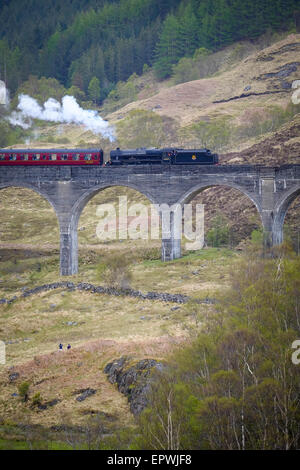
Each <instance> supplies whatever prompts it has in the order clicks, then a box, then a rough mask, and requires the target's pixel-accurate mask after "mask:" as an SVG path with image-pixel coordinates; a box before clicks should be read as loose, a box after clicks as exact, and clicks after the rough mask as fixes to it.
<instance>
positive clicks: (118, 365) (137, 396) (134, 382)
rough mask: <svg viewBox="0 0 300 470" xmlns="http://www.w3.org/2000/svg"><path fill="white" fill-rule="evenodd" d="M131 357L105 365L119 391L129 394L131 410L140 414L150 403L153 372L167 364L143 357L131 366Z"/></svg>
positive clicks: (105, 370)
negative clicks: (149, 396) (149, 395)
mask: <svg viewBox="0 0 300 470" xmlns="http://www.w3.org/2000/svg"><path fill="white" fill-rule="evenodd" d="M130 362H132V361H131V360H130V358H128V357H121V358H120V359H116V360H114V361H113V362H110V363H109V364H107V365H106V366H105V369H104V373H105V374H107V376H108V380H109V381H110V383H112V384H117V386H118V390H119V392H121V393H123V394H124V395H126V396H127V398H128V401H129V403H130V411H131V412H132V413H133V414H134V415H139V414H140V413H141V412H142V411H143V409H144V408H145V407H146V406H147V404H148V394H149V391H150V386H151V380H152V374H153V372H154V371H155V370H162V369H163V368H164V367H165V366H164V365H163V364H162V363H161V362H158V361H156V360H155V359H143V360H141V361H139V362H137V363H135V364H133V365H131V366H130Z"/></svg>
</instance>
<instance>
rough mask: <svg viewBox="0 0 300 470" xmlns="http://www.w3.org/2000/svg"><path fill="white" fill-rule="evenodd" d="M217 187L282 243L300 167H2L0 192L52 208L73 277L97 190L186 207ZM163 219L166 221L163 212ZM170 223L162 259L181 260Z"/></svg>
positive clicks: (65, 270)
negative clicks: (241, 198)
mask: <svg viewBox="0 0 300 470" xmlns="http://www.w3.org/2000/svg"><path fill="white" fill-rule="evenodd" d="M219 185H223V186H227V187H232V188H235V189H238V190H239V191H241V192H242V193H244V194H246V195H247V196H248V197H249V198H250V199H251V201H252V202H253V203H254V205H255V206H256V208H257V210H258V212H259V214H260V217H261V220H262V225H263V228H264V231H265V234H266V241H265V242H266V243H267V244H268V245H270V246H271V245H276V244H280V243H281V242H282V241H283V223H284V218H285V214H286V212H287V209H288V207H289V205H290V204H291V203H292V202H293V200H294V199H295V198H296V197H297V195H298V194H300V165H285V166H281V167H262V166H253V165H224V166H223V165H211V166H208V165H207V166H206V165H205V166H189V165H181V166H164V165H136V166H135V165H132V166H123V167H84V166H80V167H79V166H78V167H75V166H52V167H50V166H49V167H42V166H40V167H34V166H27V167H26V166H19V167H13V166H5V167H4V166H2V167H1V168H0V189H3V188H7V187H24V188H29V189H32V190H33V191H36V192H37V193H39V194H40V195H41V196H43V197H44V198H45V199H47V201H49V203H50V204H51V205H52V207H53V209H54V211H55V213H56V215H57V218H58V221H59V227H60V272H61V274H62V275H72V274H75V273H77V271H78V243H77V227H78V221H79V218H80V214H81V212H82V210H83V209H84V207H85V206H86V204H87V203H88V202H89V200H90V199H91V198H92V197H93V196H94V195H95V194H96V193H98V192H99V191H101V190H103V189H105V188H108V187H110V186H127V187H129V188H132V189H135V190H137V191H139V192H140V193H142V194H144V195H145V196H146V197H147V198H148V199H149V200H150V201H151V202H152V203H153V204H159V205H161V204H163V203H166V204H169V205H173V204H176V203H179V204H181V205H184V204H187V203H188V202H189V201H190V200H191V199H193V197H194V196H195V195H196V194H197V193H199V192H200V191H202V190H203V189H206V188H208V187H211V186H219ZM171 215H172V214H171ZM160 217H161V219H162V218H163V217H164V213H163V212H161V213H160ZM163 222H165V221H163ZM167 223H168V224H169V225H170V230H169V233H170V235H169V236H168V238H163V239H162V259H163V260H164V261H168V260H172V259H174V258H179V257H180V256H181V249H180V239H176V230H175V227H174V217H170V218H169V220H168V222H167Z"/></svg>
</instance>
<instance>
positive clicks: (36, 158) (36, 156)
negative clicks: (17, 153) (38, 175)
mask: <svg viewBox="0 0 300 470" xmlns="http://www.w3.org/2000/svg"><path fill="white" fill-rule="evenodd" d="M40 158H41V156H40V154H39V153H34V154H33V155H32V160H39V159H40Z"/></svg>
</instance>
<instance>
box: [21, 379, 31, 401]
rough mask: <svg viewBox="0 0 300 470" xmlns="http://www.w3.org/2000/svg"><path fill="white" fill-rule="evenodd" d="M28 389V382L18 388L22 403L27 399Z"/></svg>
mask: <svg viewBox="0 0 300 470" xmlns="http://www.w3.org/2000/svg"><path fill="white" fill-rule="evenodd" d="M29 388H30V384H29V383H28V382H22V383H21V384H20V385H19V386H18V392H19V395H20V397H21V399H22V400H23V401H24V402H26V401H27V400H28V398H29Z"/></svg>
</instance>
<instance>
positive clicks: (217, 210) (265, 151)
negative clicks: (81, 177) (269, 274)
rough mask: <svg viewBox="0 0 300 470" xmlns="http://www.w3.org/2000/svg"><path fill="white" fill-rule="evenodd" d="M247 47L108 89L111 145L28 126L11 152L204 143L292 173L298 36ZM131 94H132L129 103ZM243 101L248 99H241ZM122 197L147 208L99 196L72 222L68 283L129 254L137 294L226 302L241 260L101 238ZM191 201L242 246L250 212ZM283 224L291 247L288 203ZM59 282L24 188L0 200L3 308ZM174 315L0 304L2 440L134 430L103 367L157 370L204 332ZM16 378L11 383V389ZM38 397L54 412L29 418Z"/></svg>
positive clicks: (59, 296)
mask: <svg viewBox="0 0 300 470" xmlns="http://www.w3.org/2000/svg"><path fill="white" fill-rule="evenodd" d="M252 46H253V45H252ZM252 46H250V45H249V44H243V45H240V47H238V46H236V45H235V46H230V47H228V48H227V49H225V50H224V51H223V53H222V54H219V53H217V55H212V56H209V57H206V58H200V59H199V61H198V62H197V61H194V62H193V64H192V65H193V66H194V67H198V68H197V70H198V72H197V73H203V74H204V75H205V76H200V77H199V76H198V77H197V79H195V80H190V81H187V82H184V83H179V84H174V80H175V79H176V76H174V77H173V79H172V80H168V81H164V82H158V81H157V80H156V79H155V78H154V76H153V72H152V71H147V72H146V73H145V74H144V75H143V76H141V77H132V78H131V79H130V81H129V82H126V83H125V82H124V83H121V84H119V95H116V96H115V97H114V98H112V97H111V98H110V99H108V100H106V101H105V102H104V104H103V107H102V108H101V109H99V111H100V113H101V114H102V115H104V116H105V117H106V118H107V119H108V120H109V122H110V123H111V124H113V125H115V126H116V132H117V141H116V142H114V143H113V144H110V143H109V142H108V141H105V140H103V139H101V138H99V137H97V136H95V135H93V134H92V133H91V132H89V131H86V130H85V129H84V128H82V127H79V126H75V125H62V124H59V125H56V124H51V125H50V124H47V123H46V124H45V123H41V122H39V123H37V126H36V127H35V130H34V132H32V134H31V135H28V136H27V138H28V139H30V141H28V142H27V143H24V141H22V140H20V141H16V142H15V144H14V145H13V146H12V147H22V146H23V147H24V148H26V147H28V146H30V147H36V148H38V147H45V148H50V147H57V146H60V147H76V146H102V147H103V148H104V150H105V151H106V154H107V153H108V152H109V150H110V149H111V148H115V147H116V146H117V145H119V146H121V147H131V146H133V147H135V146H142V145H143V146H152V145H153V146H163V145H182V146H185V147H192V146H203V145H206V146H207V147H209V148H211V149H212V150H217V151H218V152H219V153H220V160H221V163H222V164H230V163H253V164H254V163H255V164H263V165H281V164H285V163H299V156H300V138H299V135H300V134H299V130H300V115H299V111H300V108H299V106H300V105H294V106H292V105H291V94H292V90H291V88H290V86H291V83H292V82H293V81H294V80H296V79H298V78H299V70H300V62H298V61H297V57H298V52H299V50H300V35H299V34H298V35H296V34H293V35H290V36H288V37H285V38H283V39H281V40H280V41H277V42H275V43H273V44H272V45H269V46H268V47H267V48H264V49H261V48H260V50H257V48H255V47H254V46H253V47H252ZM197 60H198V59H197ZM197 64H198V65H197ZM205 67H206V69H205ZM204 69H205V70H206V71H205V73H204V72H203V70H204ZM178 74H179V71H177V75H178ZM128 83H129V84H130V87H131V88H130V87H129V88H130V89H131V91H132V90H134V93H133V94H132V95H130V94H129V95H130V97H129V98H128ZM126 87H127V89H126ZM248 87H251V88H248ZM246 88H247V91H245V89H246ZM124 90H125V91H124ZM126 90H127V91H126ZM247 93H248V94H249V96H243V97H242V96H241V95H242V94H247ZM250 93H251V95H250ZM235 97H238V98H236V99H231V98H235ZM128 100H130V102H128ZM216 101H219V102H218V103H216ZM221 101H222V102H221ZM121 195H127V197H128V198H129V202H143V203H145V204H149V201H148V200H147V199H146V198H145V197H144V196H143V195H141V194H139V193H137V192H136V191H133V190H129V189H127V188H121V187H115V188H109V189H106V190H104V191H102V192H100V193H98V194H97V195H96V196H95V197H94V198H93V199H92V200H91V201H90V202H89V204H88V205H87V206H86V208H85V209H84V211H83V213H82V215H81V218H80V221H79V233H78V234H79V254H80V260H79V266H80V267H79V273H78V275H76V276H73V277H72V278H71V277H70V278H69V279H70V280H72V281H73V282H75V283H77V282H81V281H83V282H92V283H94V284H96V285H109V282H110V281H109V278H108V276H107V272H106V271H105V270H103V265H106V266H109V265H110V263H111V262H112V261H113V260H115V259H118V258H119V259H121V258H124V257H128V258H129V259H130V263H129V269H130V272H131V281H130V284H131V286H132V287H133V288H135V289H139V290H141V291H143V292H148V291H158V292H170V293H182V294H187V295H189V296H192V297H197V298H201V299H204V298H206V297H212V298H214V297H218V296H222V295H223V294H224V293H225V292H226V290H227V289H228V279H229V273H230V271H231V270H234V267H235V263H236V262H237V261H238V259H239V257H240V254H239V252H238V251H236V250H231V249H229V248H224V247H223V248H221V249H217V248H206V249H205V250H202V251H201V252H196V253H187V252H185V251H184V249H183V252H184V257H183V258H182V259H179V260H176V261H174V262H169V263H162V262H161V261H160V241H159V240H157V241H149V242H147V243H145V242H144V241H143V240H137V241H130V240H128V241H121V240H117V241H111V242H105V243H103V242H101V241H99V240H98V238H97V236H96V226H97V221H98V218H97V215H96V208H97V205H98V204H101V203H105V202H115V203H116V204H117V203H118V197H119V196H121ZM193 202H194V203H195V202H203V203H204V204H206V206H205V227H206V234H207V231H208V230H209V229H210V228H211V227H212V226H213V224H214V223H215V221H216V218H218V216H219V215H220V214H222V217H223V219H222V220H223V222H222V224H223V226H228V227H229V229H230V230H229V232H230V237H229V240H227V242H228V245H229V246H238V245H239V244H240V247H242V245H243V243H244V240H245V239H246V238H249V237H250V236H251V233H252V231H253V230H255V229H258V228H260V220H259V216H258V214H257V212H256V210H255V208H254V206H253V205H252V203H251V201H249V200H248V199H247V198H246V197H245V196H241V195H240V193H239V192H238V191H236V190H233V189H229V188H223V187H222V188H210V189H208V190H206V191H203V192H202V193H201V194H198V195H197V196H196V197H195V199H194V201H193ZM286 222H287V224H286V227H287V228H288V229H289V231H290V233H292V234H293V236H294V240H297V234H298V233H299V231H300V228H299V198H298V199H296V201H295V202H294V204H293V207H291V208H290V210H289V212H288V215H287V220H286ZM183 248H184V244H183ZM58 272H59V230H58V224H57V220H56V218H55V214H54V213H53V210H52V208H51V207H50V205H49V204H48V203H47V202H46V201H44V200H43V199H42V198H41V197H40V196H39V195H37V194H34V193H33V192H32V191H30V190H26V189H21V188H10V189H5V190H2V191H1V199H0V298H2V297H6V298H12V297H13V296H14V295H20V294H21V293H22V289H24V287H33V286H38V285H41V284H45V283H51V282H54V281H57V280H61V279H60V277H59V275H58ZM67 279H68V278H67ZM64 280H65V278H64ZM173 307H174V305H173V304H171V303H165V302H159V301H150V300H139V299H132V298H129V297H112V296H108V295H96V294H91V293H88V292H78V291H74V292H70V291H68V290H63V289H60V290H54V291H48V292H44V293H40V294H37V295H34V296H32V297H29V298H27V299H21V300H17V301H16V302H14V303H12V304H8V305H6V304H1V305H0V311H1V315H0V339H3V340H5V341H6V342H7V344H6V348H7V364H6V366H4V367H3V366H1V369H0V386H1V400H0V418H1V420H0V439H1V436H2V437H7V436H8V435H10V436H11V437H12V438H14V437H16V428H15V426H14V425H15V424H17V423H26V422H27V423H31V424H32V425H34V424H35V425H37V424H40V425H42V426H43V427H45V428H49V427H50V426H53V425H59V424H61V423H69V424H70V425H74V426H78V425H81V424H84V423H86V422H87V420H88V419H89V418H90V417H91V416H95V415H96V414H97V413H98V414H99V413H100V415H101V417H102V418H103V420H104V422H105V426H106V427H107V430H108V431H107V433H108V434H109V433H110V432H112V433H115V432H116V430H117V429H120V428H122V429H123V428H125V427H126V426H134V421H133V418H132V415H131V413H130V411H129V406H128V403H127V399H125V398H124V397H123V396H122V395H120V394H119V392H118V391H117V389H116V388H115V386H114V385H112V384H110V383H109V382H108V381H107V379H106V376H105V374H104V373H103V368H104V366H105V364H107V363H108V362H110V361H111V360H112V359H114V358H117V357H121V356H122V355H130V356H131V357H132V358H133V360H138V359H143V358H154V359H158V360H163V359H164V358H165V357H166V355H167V354H168V353H169V352H170V351H172V350H174V349H176V348H180V347H181V345H182V344H186V343H187V342H188V341H189V339H190V338H191V337H193V336H194V335H195V333H197V331H198V330H199V328H201V325H199V322H198V320H197V318H198V317H197V315H198V314H200V313H201V314H204V315H205V316H209V315H210V312H211V311H213V309H214V306H213V305H207V304H200V305H199V311H198V312H197V311H196V312H195V310H194V308H193V307H191V305H189V304H187V305H184V306H180V308H179V309H176V310H172V308H173ZM59 342H63V343H64V344H67V343H69V342H70V343H71V344H72V349H71V350H70V351H64V352H63V353H60V352H59V351H58V344H59ZM14 372H18V373H19V374H20V375H19V377H18V379H17V380H16V381H10V380H9V375H10V374H11V373H14ZM25 381H26V382H28V383H29V385H30V393H29V396H30V399H29V402H28V403H23V402H21V400H20V397H19V396H15V395H14V394H18V386H19V385H20V384H21V383H23V382H25ZM88 387H90V388H94V389H96V390H97V391H96V393H95V394H94V395H93V396H91V397H89V398H87V400H86V401H84V402H82V403H79V402H77V401H76V399H75V397H76V394H75V392H76V391H78V390H80V389H84V388H88ZM37 393H40V396H41V398H42V402H43V403H47V402H49V401H51V400H54V399H58V400H59V402H58V403H57V404H55V405H54V406H50V407H48V408H47V409H45V410H40V409H38V408H37V407H35V406H32V399H33V397H34V396H35V395H36V394H37ZM10 433H11V434H10ZM53 440H55V438H54V437H53ZM0 447H1V442H0Z"/></svg>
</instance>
